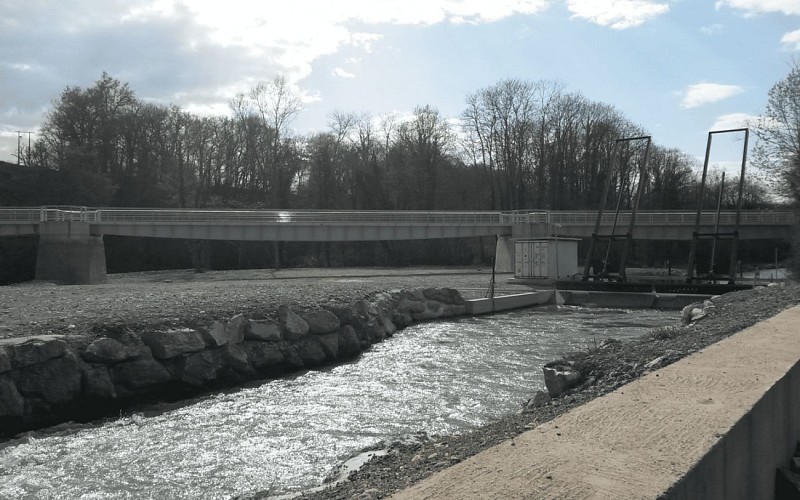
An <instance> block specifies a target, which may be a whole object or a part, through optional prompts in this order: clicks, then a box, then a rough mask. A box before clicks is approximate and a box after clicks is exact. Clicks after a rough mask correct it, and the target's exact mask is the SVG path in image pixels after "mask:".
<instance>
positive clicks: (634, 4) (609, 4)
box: [567, 0, 669, 29]
mask: <svg viewBox="0 0 800 500" xmlns="http://www.w3.org/2000/svg"><path fill="white" fill-rule="evenodd" d="M567 8H568V9H569V11H570V12H572V17H578V18H583V19H586V20H588V21H590V22H593V23H595V24H599V25H601V26H608V27H610V28H613V29H626V28H633V27H635V26H639V25H641V24H644V23H645V22H647V21H649V20H650V19H652V18H654V17H657V16H660V15H662V14H665V13H667V12H668V11H669V5H667V4H665V3H659V2H653V1H650V0H567Z"/></svg>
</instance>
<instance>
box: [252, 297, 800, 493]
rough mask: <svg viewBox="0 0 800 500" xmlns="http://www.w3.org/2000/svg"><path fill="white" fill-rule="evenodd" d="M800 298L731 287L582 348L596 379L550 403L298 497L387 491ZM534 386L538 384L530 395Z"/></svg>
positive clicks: (408, 447)
mask: <svg viewBox="0 0 800 500" xmlns="http://www.w3.org/2000/svg"><path fill="white" fill-rule="evenodd" d="M797 304H800V285H797V284H786V285H783V286H771V287H766V288H756V289H754V290H746V291H742V292H735V293H730V294H725V295H723V296H721V297H719V298H717V299H714V305H715V307H714V308H709V309H708V310H707V316H706V317H704V318H702V319H701V320H699V321H697V322H695V323H694V324H692V325H689V326H682V325H676V326H671V327H665V328H659V329H655V330H653V331H652V332H650V333H649V334H647V335H645V336H644V337H642V338H640V339H637V340H633V341H629V342H606V343H604V344H602V345H601V346H598V348H596V349H594V348H593V349H590V350H587V351H581V352H576V353H574V354H571V355H569V356H567V358H568V359H569V360H571V361H573V362H574V363H575V366H576V367H577V368H578V369H580V370H582V373H584V374H585V375H586V377H587V379H593V382H589V383H588V384H587V385H586V386H585V387H583V388H582V389H581V390H578V391H576V392H574V393H572V394H569V395H566V396H562V397H560V398H558V399H555V400H553V401H551V402H549V403H546V404H544V405H543V406H538V407H533V406H532V405H530V403H531V402H530V401H529V405H526V406H525V407H523V408H521V410H520V412H519V413H517V414H513V415H508V416H506V417H504V418H501V419H499V420H497V421H495V422H492V423H489V424H488V425H485V426H483V427H480V428H477V429H475V430H473V431H470V432H467V433H464V434H459V435H452V436H423V437H422V438H421V439H420V441H418V442H416V443H400V442H397V443H386V444H385V445H384V447H386V448H388V453H387V454H385V455H382V456H375V457H373V458H372V459H371V460H370V461H369V462H367V463H366V464H365V465H364V466H363V467H362V468H361V469H359V470H357V471H353V472H351V473H349V475H348V476H347V478H346V479H345V480H343V481H340V482H338V483H335V484H333V485H332V486H330V487H327V488H325V489H323V490H321V491H317V492H312V493H306V494H301V495H300V496H299V498H304V499H315V500H323V499H325V500H327V499H363V500H368V499H374V498H383V497H385V496H388V495H390V494H391V493H393V492H395V491H398V490H401V489H403V488H405V487H408V486H410V485H412V484H414V483H416V482H418V481H420V480H422V479H424V478H426V477H428V476H429V475H431V474H433V473H435V472H437V471H440V470H442V469H444V468H446V467H448V466H450V465H452V464H455V463H458V462H460V461H462V460H464V459H465V458H468V457H470V456H472V455H475V454H476V453H478V452H480V451H482V450H484V449H486V448H489V447H491V446H494V445H496V444H499V443H500V442H502V441H505V440H508V439H511V438H513V437H514V436H517V435H518V434H521V433H522V432H524V431H526V430H529V429H532V428H534V427H536V426H537V425H539V424H541V423H544V422H547V421H548V420H552V419H553V418H555V417H557V416H559V415H561V414H563V413H566V412H567V411H569V410H570V409H572V408H575V407H577V406H579V405H581V404H583V403H586V402H587V401H590V400H592V399H594V398H596V397H598V396H602V395H604V394H607V393H609V392H611V391H613V390H615V389H616V388H618V387H620V386H622V385H624V384H626V383H628V382H630V381H632V380H635V379H636V378H638V377H640V376H642V375H643V374H645V373H647V372H648V371H650V370H654V369H657V368H659V367H662V366H665V365H668V364H671V363H674V362H675V361H677V360H679V359H681V358H683V357H685V356H687V355H689V354H691V353H694V352H697V351H698V350H701V349H703V348H704V347H706V346H708V345H710V344H713V343H715V342H717V341H719V340H721V339H723V338H725V337H728V336H730V335H732V334H734V333H736V332H738V331H741V330H743V329H744V328H747V327H748V326H750V325H753V324H755V323H757V322H759V321H762V320H764V319H767V318H770V317H772V316H774V315H776V314H778V313H779V312H781V311H782V310H784V309H787V308H789V307H792V306H795V305H797ZM798 334H800V331H799V332H798ZM648 363H650V364H649V365H648ZM535 390H536V388H531V396H533V392H535ZM265 497H267V495H266V494H261V495H255V496H254V498H265Z"/></svg>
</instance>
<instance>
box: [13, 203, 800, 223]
mask: <svg viewBox="0 0 800 500" xmlns="http://www.w3.org/2000/svg"><path fill="white" fill-rule="evenodd" d="M630 217H631V212H620V214H619V217H618V218H617V225H618V227H624V226H626V225H627V224H628V223H629V222H630ZM695 218H696V213H695V212H694V211H677V210H676V211H640V212H638V213H637V218H636V221H637V225H680V226H691V225H694V223H695ZM596 219H597V212H596V211H556V210H550V211H548V210H530V211H524V210H518V211H513V212H488V211H478V212H462V211H435V212H432V211H411V210H409V211H402V210H398V211H383V210H362V211H347V210H213V209H139V208H103V209H96V208H88V207H81V206H43V207H5V208H0V223H4V224H16V223H20V224H21V223H38V222H48V221H54V222H63V221H78V222H88V223H95V224H97V223H119V224H140V223H145V224H146V223H150V224H153V223H167V224H169V223H175V224H178V223H188V224H191V223H197V224H209V223H211V224H213V223H240V224H274V223H299V224H382V223H383V224H458V225H512V224H561V225H565V226H569V225H579V226H592V225H594V224H595V221H596ZM716 221H717V214H716V212H704V213H703V214H702V215H701V217H700V223H701V224H702V225H704V226H710V225H714V224H716ZM735 221H736V212H732V211H725V212H722V213H720V216H719V223H720V225H723V226H730V225H733V224H735ZM613 222H614V213H613V212H605V213H604V214H603V218H602V221H601V224H602V225H603V226H610V225H611V224H613ZM740 223H741V224H742V225H784V226H789V225H795V224H798V223H800V212H793V211H788V210H785V211H772V210H761V211H744V212H742V214H741V219H740Z"/></svg>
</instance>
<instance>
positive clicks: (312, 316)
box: [302, 309, 339, 335]
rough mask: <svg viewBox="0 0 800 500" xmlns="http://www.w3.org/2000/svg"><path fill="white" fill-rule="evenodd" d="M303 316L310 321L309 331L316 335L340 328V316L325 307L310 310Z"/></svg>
mask: <svg viewBox="0 0 800 500" xmlns="http://www.w3.org/2000/svg"><path fill="white" fill-rule="evenodd" d="M302 318H303V320H305V322H306V323H308V331H309V333H312V334H315V335H321V334H325V333H331V332H335V331H336V329H337V328H339V318H337V317H336V315H335V314H333V313H332V312H330V311H327V310H325V309H321V310H319V311H311V312H308V313H306V314H304V315H303V316H302Z"/></svg>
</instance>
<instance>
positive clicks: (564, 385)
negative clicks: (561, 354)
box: [542, 362, 583, 398]
mask: <svg viewBox="0 0 800 500" xmlns="http://www.w3.org/2000/svg"><path fill="white" fill-rule="evenodd" d="M542 370H543V371H544V385H545V386H546V387H547V392H548V393H550V396H552V397H554V398H557V397H558V396H560V395H562V394H564V393H565V392H567V391H568V390H569V389H571V388H573V387H575V386H577V385H578V384H579V383H580V382H581V380H583V376H582V375H581V373H580V372H578V371H576V370H574V369H573V368H572V367H571V366H569V365H564V364H562V363H560V362H550V363H547V364H546V365H544V368H542Z"/></svg>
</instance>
